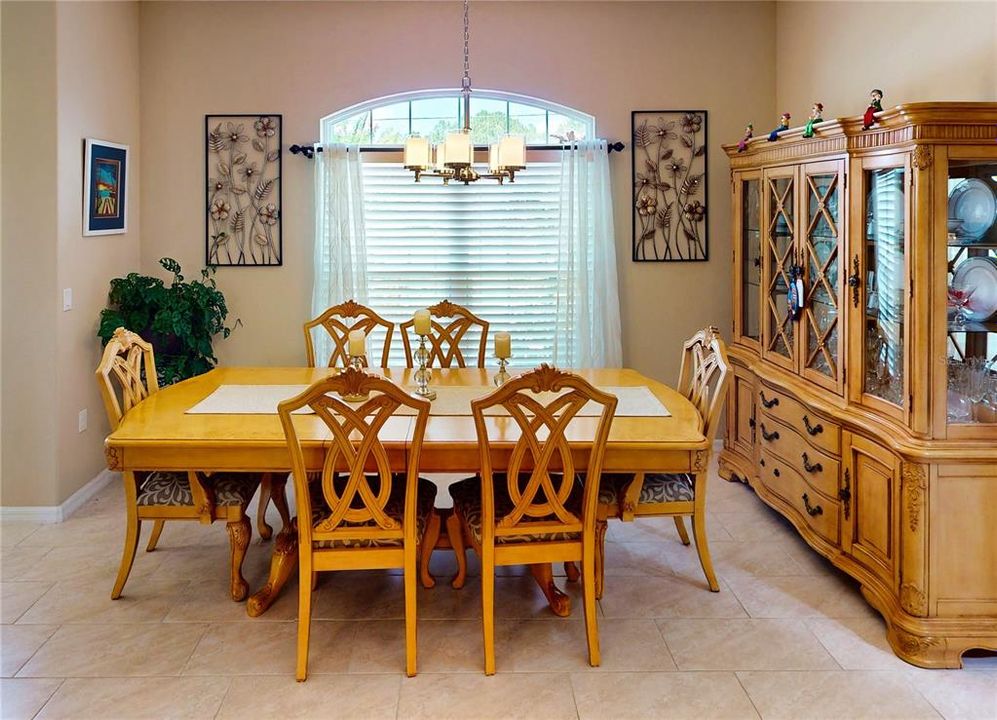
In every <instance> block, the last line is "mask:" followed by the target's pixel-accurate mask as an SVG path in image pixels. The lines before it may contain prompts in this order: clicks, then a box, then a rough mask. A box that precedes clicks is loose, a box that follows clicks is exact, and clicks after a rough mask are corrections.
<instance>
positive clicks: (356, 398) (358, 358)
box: [343, 355, 370, 403]
mask: <svg viewBox="0 0 997 720" xmlns="http://www.w3.org/2000/svg"><path fill="white" fill-rule="evenodd" d="M349 366H350V367H351V368H353V369H354V370H358V371H360V372H363V371H364V364H363V355H351V356H350V365H349ZM368 398H370V393H369V392H368V393H365V394H363V395H344V396H343V400H345V401H346V402H351V403H358V402H364V401H365V400H367V399H368Z"/></svg>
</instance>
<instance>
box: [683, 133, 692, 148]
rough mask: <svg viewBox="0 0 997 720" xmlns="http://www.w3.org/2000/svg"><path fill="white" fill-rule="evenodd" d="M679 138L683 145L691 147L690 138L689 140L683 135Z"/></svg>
mask: <svg viewBox="0 0 997 720" xmlns="http://www.w3.org/2000/svg"><path fill="white" fill-rule="evenodd" d="M681 140H682V144H683V145H685V146H686V147H687V148H691V147H692V140H690V139H689V138H688V137H686V136H685V135H683V136H682V138H681Z"/></svg>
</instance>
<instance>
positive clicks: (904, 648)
mask: <svg viewBox="0 0 997 720" xmlns="http://www.w3.org/2000/svg"><path fill="white" fill-rule="evenodd" d="M894 633H895V634H896V636H897V645H898V646H899V648H900V650H901V652H903V653H905V654H906V655H913V656H917V655H923V654H924V653H925V652H927V651H928V650H930V649H931V648H933V647H935V646H936V645H938V644H939V643H940V642H941V640H939V639H938V638H936V637H931V636H924V637H922V636H920V635H914V634H912V633H909V632H907V631H906V630H901V629H900V628H896V629H894Z"/></svg>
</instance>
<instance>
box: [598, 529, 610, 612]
mask: <svg viewBox="0 0 997 720" xmlns="http://www.w3.org/2000/svg"><path fill="white" fill-rule="evenodd" d="M608 528H609V523H608V522H606V521H605V520H596V521H595V569H594V572H595V596H596V598H597V599H600V600H601V599H602V591H603V588H605V586H606V530H607V529H608Z"/></svg>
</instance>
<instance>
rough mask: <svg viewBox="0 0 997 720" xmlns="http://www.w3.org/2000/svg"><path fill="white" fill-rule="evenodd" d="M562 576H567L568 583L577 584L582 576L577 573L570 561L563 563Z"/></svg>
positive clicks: (575, 566) (576, 568)
mask: <svg viewBox="0 0 997 720" xmlns="http://www.w3.org/2000/svg"><path fill="white" fill-rule="evenodd" d="M564 574H565V575H567V576H568V582H578V578H580V577H581V576H582V574H581V573H580V572H579V571H578V566H577V565H575V563H573V562H572V561H571V560H568V561H567V562H566V563H564Z"/></svg>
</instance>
